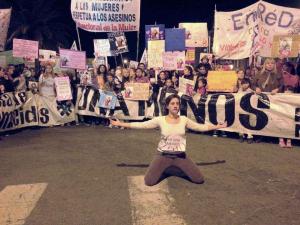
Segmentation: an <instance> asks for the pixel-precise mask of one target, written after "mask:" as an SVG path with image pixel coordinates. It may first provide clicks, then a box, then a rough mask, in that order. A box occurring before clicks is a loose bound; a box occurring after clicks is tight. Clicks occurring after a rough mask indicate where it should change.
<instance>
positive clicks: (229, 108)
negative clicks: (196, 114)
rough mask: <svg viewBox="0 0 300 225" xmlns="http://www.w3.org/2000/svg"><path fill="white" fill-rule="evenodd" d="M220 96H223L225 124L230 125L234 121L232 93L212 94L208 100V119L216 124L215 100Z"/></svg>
mask: <svg viewBox="0 0 300 225" xmlns="http://www.w3.org/2000/svg"><path fill="white" fill-rule="evenodd" d="M220 96H225V98H226V102H225V121H227V126H228V127H230V126H231V125H232V124H233V123H234V119H235V98H234V95H233V94H222V93H220V94H213V95H211V98H210V100H209V102H208V116H209V121H210V122H211V123H212V124H214V125H217V124H218V120H217V118H218V116H217V101H218V99H219V97H220Z"/></svg>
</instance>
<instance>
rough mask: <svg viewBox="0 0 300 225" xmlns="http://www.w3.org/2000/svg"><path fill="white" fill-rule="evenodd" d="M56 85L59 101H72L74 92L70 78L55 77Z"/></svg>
mask: <svg viewBox="0 0 300 225" xmlns="http://www.w3.org/2000/svg"><path fill="white" fill-rule="evenodd" d="M54 83H55V88H56V93H57V96H56V99H57V101H65V100H71V99H72V91H71V85H70V79H69V77H55V78H54Z"/></svg>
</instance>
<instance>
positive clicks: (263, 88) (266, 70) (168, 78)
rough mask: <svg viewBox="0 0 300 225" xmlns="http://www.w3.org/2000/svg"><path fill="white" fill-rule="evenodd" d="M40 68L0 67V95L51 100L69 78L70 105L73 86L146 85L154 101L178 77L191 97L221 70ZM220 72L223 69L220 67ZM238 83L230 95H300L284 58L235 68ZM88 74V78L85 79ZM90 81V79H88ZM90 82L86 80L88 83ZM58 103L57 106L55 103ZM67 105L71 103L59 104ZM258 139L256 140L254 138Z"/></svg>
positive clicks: (296, 71)
mask: <svg viewBox="0 0 300 225" xmlns="http://www.w3.org/2000/svg"><path fill="white" fill-rule="evenodd" d="M39 68H40V69H37V68H36V67H35V68H28V67H26V66H24V65H22V66H20V65H19V66H14V65H8V66H7V67H6V68H2V67H0V95H2V94H3V93H5V92H14V91H18V92H20V91H29V90H31V91H32V92H33V93H36V94H40V95H41V96H44V97H55V95H56V92H55V82H54V78H55V77H56V76H68V77H69V78H70V84H71V90H72V93H73V104H75V102H76V96H77V93H76V92H77V87H78V86H79V85H81V86H90V87H92V88H96V89H101V90H106V91H112V92H115V93H116V94H117V95H118V94H120V93H121V91H123V90H124V89H125V87H126V84H127V83H130V82H136V83H150V87H151V90H152V93H153V94H152V97H151V98H157V96H158V94H159V93H160V94H161V95H163V94H165V93H176V92H177V91H178V88H179V78H180V77H183V78H185V79H189V80H194V81H195V86H194V90H193V91H192V92H193V93H192V94H193V95H195V94H200V95H202V96H204V95H207V94H208V91H207V88H206V87H207V76H208V72H209V71H210V70H221V69H222V68H220V66H214V64H210V63H209V60H208V58H207V57H203V58H202V59H201V62H200V64H199V65H197V66H196V67H195V68H194V67H193V66H190V65H186V66H185V67H184V70H183V71H165V70H162V71H159V73H158V74H155V73H156V71H155V70H154V69H151V68H150V69H148V68H146V65H145V64H143V63H140V64H139V65H138V68H136V69H135V68H127V67H126V66H125V67H124V66H117V67H116V68H107V66H105V65H100V66H96V65H95V64H94V65H93V67H91V68H90V69H88V70H87V71H86V72H85V73H82V72H81V73H74V74H72V73H69V72H68V71H64V70H58V71H55V69H54V67H53V65H52V64H51V63H49V64H44V65H43V66H40V67H39ZM223 69H224V68H223ZM236 72H237V75H238V81H237V84H236V87H235V88H234V92H238V93H239V92H255V93H256V94H260V93H262V92H269V93H271V94H273V95H274V94H276V93H284V92H288V93H291V92H292V93H300V86H299V76H300V64H299V63H292V62H289V61H287V60H285V59H277V60H274V59H271V58H267V59H266V60H265V61H264V64H263V65H262V66H253V67H246V68H238V69H237V70H236ZM87 74H90V75H91V76H88V75H87ZM90 78H91V79H90ZM89 79H90V80H89ZM59 104H61V103H59ZM63 104H71V101H67V102H63ZM78 122H79V123H80V122H81V123H84V124H86V125H87V126H91V125H100V124H102V125H104V126H109V127H111V125H110V124H109V122H108V120H106V119H100V118H95V117H90V116H79V121H78ZM219 135H221V136H223V137H225V136H226V132H224V131H215V132H214V133H213V136H214V137H217V136H219ZM239 137H240V138H239V140H240V141H241V142H243V141H245V140H247V143H249V144H251V143H253V135H252V134H251V133H247V134H243V133H240V134H239ZM257 140H259V138H257ZM279 145H280V146H281V147H292V145H291V140H290V139H287V140H284V139H283V138H280V139H279Z"/></svg>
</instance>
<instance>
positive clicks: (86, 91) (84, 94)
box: [78, 87, 90, 110]
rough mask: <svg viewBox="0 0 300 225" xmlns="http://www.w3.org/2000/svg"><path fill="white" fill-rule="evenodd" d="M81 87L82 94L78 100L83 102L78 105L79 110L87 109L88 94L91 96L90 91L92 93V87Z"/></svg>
mask: <svg viewBox="0 0 300 225" xmlns="http://www.w3.org/2000/svg"><path fill="white" fill-rule="evenodd" d="M80 89H81V93H82V94H81V96H80V98H79V99H78V102H79V103H81V102H82V101H83V102H82V104H80V105H78V110H86V108H87V104H88V96H89V93H90V88H87V87H86V88H84V87H80Z"/></svg>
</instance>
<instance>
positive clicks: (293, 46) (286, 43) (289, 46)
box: [272, 35, 300, 58]
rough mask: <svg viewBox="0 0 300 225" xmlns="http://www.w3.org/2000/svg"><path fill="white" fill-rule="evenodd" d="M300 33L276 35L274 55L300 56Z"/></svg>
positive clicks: (281, 56)
mask: <svg viewBox="0 0 300 225" xmlns="http://www.w3.org/2000/svg"><path fill="white" fill-rule="evenodd" d="M299 52H300V35H275V36H274V39H273V44H272V57H279V58H287V57H298V54H299Z"/></svg>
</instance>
